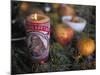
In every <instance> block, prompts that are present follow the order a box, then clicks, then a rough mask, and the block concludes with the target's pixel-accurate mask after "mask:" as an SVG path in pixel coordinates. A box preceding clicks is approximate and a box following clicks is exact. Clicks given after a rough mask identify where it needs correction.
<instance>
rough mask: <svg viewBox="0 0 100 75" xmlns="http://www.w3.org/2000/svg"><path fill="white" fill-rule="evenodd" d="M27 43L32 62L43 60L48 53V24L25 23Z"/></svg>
mask: <svg viewBox="0 0 100 75" xmlns="http://www.w3.org/2000/svg"><path fill="white" fill-rule="evenodd" d="M26 29H27V32H28V33H27V42H28V47H29V49H30V51H31V54H32V59H33V61H38V60H42V59H45V58H46V57H47V56H48V53H49V38H50V22H47V23H30V22H27V23H26Z"/></svg>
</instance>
